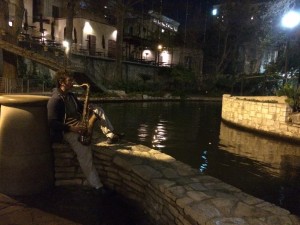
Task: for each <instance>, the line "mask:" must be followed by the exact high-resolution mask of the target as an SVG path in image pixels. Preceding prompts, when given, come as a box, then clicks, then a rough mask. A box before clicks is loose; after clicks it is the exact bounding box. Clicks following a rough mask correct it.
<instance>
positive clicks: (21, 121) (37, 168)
mask: <svg viewBox="0 0 300 225" xmlns="http://www.w3.org/2000/svg"><path fill="white" fill-rule="evenodd" d="M48 99H49V98H48V97H45V96H34V95H3V96H0V104H1V115H0V192H1V193H3V194H7V195H32V194H37V193H40V192H43V191H46V190H48V189H50V188H52V187H53V185H54V165H53V164H54V160H53V153H52V150H51V144H50V138H49V129H48V125H47V107H46V104H47V101H48Z"/></svg>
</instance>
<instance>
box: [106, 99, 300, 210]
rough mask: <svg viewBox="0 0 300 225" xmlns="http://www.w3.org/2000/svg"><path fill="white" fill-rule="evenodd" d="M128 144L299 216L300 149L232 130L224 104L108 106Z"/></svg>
mask: <svg viewBox="0 0 300 225" xmlns="http://www.w3.org/2000/svg"><path fill="white" fill-rule="evenodd" d="M102 106H103V108H104V109H105V111H106V112H107V115H108V116H109V118H110V119H111V121H112V123H113V125H114V127H115V128H116V130H118V131H122V132H125V133H126V139H127V140H129V141H132V142H136V143H141V144H144V145H146V146H149V147H152V148H154V149H157V150H160V151H162V152H164V153H167V154H169V155H171V156H173V157H174V158H176V159H178V160H180V161H182V162H184V163H187V164H189V165H190V166H192V167H193V168H196V169H198V170H199V172H200V173H205V174H209V175H211V176H214V177H217V178H219V179H221V180H223V181H224V182H226V183H229V184H232V185H233V186H236V187H238V188H240V189H241V190H243V191H245V192H247V193H249V194H252V195H254V196H256V197H259V198H262V199H264V200H266V201H269V202H272V203H274V204H277V205H280V206H282V207H284V208H287V209H289V210H290V211H292V213H294V214H297V215H300V147H299V146H298V145H293V144H290V143H287V142H282V141H279V140H274V139H270V138H265V137H261V136H259V135H257V134H251V133H248V132H244V131H241V130H238V129H236V128H231V127H228V126H227V125H225V124H223V123H222V122H221V116H220V115H221V104H220V103H203V102H189V103H187V102H146V103H145V102H144V103H139V102H137V103H105V104H103V105H102Z"/></svg>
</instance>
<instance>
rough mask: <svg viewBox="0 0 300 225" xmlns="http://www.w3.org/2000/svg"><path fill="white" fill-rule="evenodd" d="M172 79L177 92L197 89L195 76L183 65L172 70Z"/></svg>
mask: <svg viewBox="0 0 300 225" xmlns="http://www.w3.org/2000/svg"><path fill="white" fill-rule="evenodd" d="M171 77H172V80H173V85H174V87H175V88H176V90H182V91H187V90H192V89H195V88H196V84H197V82H196V77H195V74H194V73H193V71H192V70H190V69H187V68H185V67H184V66H182V65H177V66H176V67H174V68H173V69H172V70H171Z"/></svg>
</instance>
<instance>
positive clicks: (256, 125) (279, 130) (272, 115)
mask: <svg viewBox="0 0 300 225" xmlns="http://www.w3.org/2000/svg"><path fill="white" fill-rule="evenodd" d="M285 99H286V97H276V96H264V97H252V96H251V97H246V96H238V97H237V96H230V95H223V100H222V119H223V120H225V121H227V122H230V123H233V124H236V125H238V126H241V127H245V128H249V129H253V130H256V131H259V132H264V133H267V134H271V135H276V136H281V137H284V138H292V139H296V140H300V126H299V125H297V124H294V123H290V122H289V116H290V114H291V113H292V109H291V108H290V107H289V106H288V104H286V103H285Z"/></svg>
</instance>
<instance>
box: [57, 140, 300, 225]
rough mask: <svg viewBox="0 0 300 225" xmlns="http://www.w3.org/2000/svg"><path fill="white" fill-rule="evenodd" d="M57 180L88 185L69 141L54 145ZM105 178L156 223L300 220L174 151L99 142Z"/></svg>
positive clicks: (238, 224)
mask: <svg viewBox="0 0 300 225" xmlns="http://www.w3.org/2000/svg"><path fill="white" fill-rule="evenodd" d="M53 149H54V152H55V171H56V174H55V177H56V185H72V184H73V185H74V184H75V185H78V184H81V185H87V182H86V180H85V178H84V176H83V175H82V173H81V170H80V168H79V166H78V163H77V160H76V157H75V154H74V153H73V151H72V150H71V149H70V148H69V146H68V145H64V144H55V145H53ZM93 150H94V162H95V165H96V168H97V170H98V171H99V173H100V176H101V179H102V181H103V183H104V184H105V185H107V186H109V187H110V188H112V189H114V190H116V191H117V192H118V193H121V194H122V195H124V196H125V197H126V198H130V199H132V200H135V201H137V202H138V203H139V204H140V206H141V207H143V209H144V210H145V211H146V212H147V213H148V214H149V215H150V217H151V218H152V219H153V224H161V225H166V224H178V225H225V224H226V225H231V224H232V225H234V224H235V225H298V224H300V219H299V218H298V217H296V216H294V215H292V214H290V213H289V212H288V211H287V210H285V209H282V208H279V207H277V206H275V205H273V204H270V203H268V202H265V201H263V200H261V199H258V198H255V197H253V196H250V195H248V194H246V193H243V192H242V191H241V190H239V189H237V188H235V187H233V186H230V185H228V184H226V183H223V182H222V181H220V180H218V179H216V178H213V177H211V176H207V175H202V174H200V173H199V172H198V171H197V170H195V169H192V168H191V167H189V166H188V165H186V164H184V163H182V162H179V161H176V160H175V159H174V158H172V157H171V156H169V155H166V154H164V153H161V152H159V151H156V150H153V149H150V148H148V147H145V146H143V145H135V144H132V143H128V142H123V143H121V144H118V145H111V146H109V145H107V144H106V143H104V142H100V143H98V144H96V145H94V146H93Z"/></svg>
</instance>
